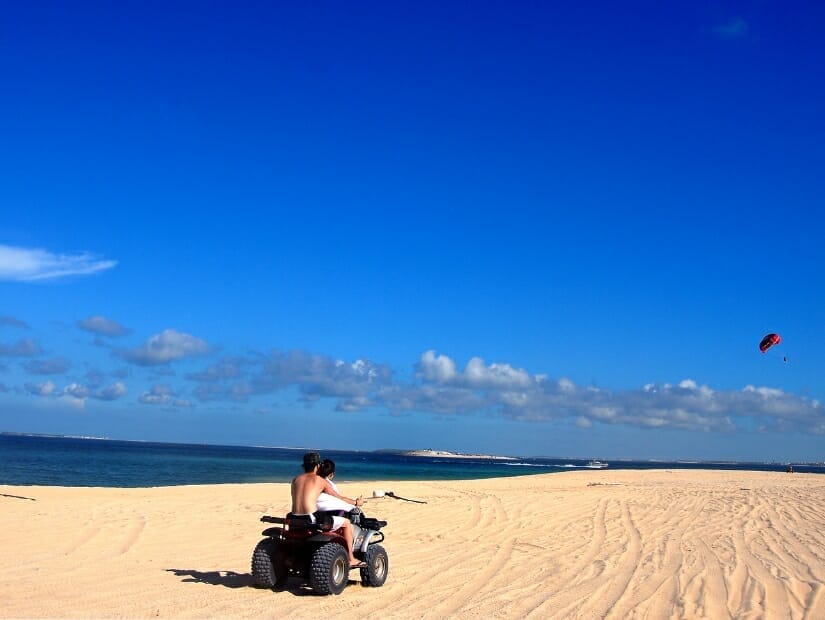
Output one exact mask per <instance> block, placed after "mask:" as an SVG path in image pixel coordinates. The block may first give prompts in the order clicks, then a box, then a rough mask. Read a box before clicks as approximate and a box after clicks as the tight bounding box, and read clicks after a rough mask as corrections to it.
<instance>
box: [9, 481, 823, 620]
mask: <svg viewBox="0 0 825 620" xmlns="http://www.w3.org/2000/svg"><path fill="white" fill-rule="evenodd" d="M341 473H342V480H341V481H340V486H341V488H342V491H343V492H344V493H346V494H349V495H357V494H360V493H363V494H364V495H366V496H369V495H371V494H372V491H373V490H375V489H381V490H392V491H394V492H395V494H396V495H398V496H401V497H406V498H411V499H418V500H422V501H426V502H427V503H426V504H417V503H411V502H405V501H402V500H398V499H393V498H390V497H383V498H376V499H370V500H369V501H368V502H367V504H366V506H365V512H366V513H367V514H368V515H369V516H377V517H380V518H382V519H385V520H387V521H388V522H389V524H388V526H387V527H386V528H385V530H384V531H385V534H386V540H385V541H384V543H383V545H384V546H385V548H386V549H387V551H388V553H389V559H390V571H389V578H388V580H387V583H386V584H385V585H384V586H383V587H381V588H367V587H362V586H361V584H360V582H359V576H358V573H357V571H354V572H353V573H352V574H351V579H352V581H351V583H350V585H349V586H348V587H347V588H346V589H345V590H344V592H343V594H341V595H340V596H317V595H314V594H313V593H311V592H310V591H309V590H308V589H306V588H305V587H304V586H303V585H302V584H301V583H300V581H298V580H292V581H290V582H289V584H288V586H287V588H286V589H285V590H284V591H279V592H274V591H270V590H262V589H257V588H254V587H252V586H251V581H252V580H251V577H250V574H249V565H250V556H251V553H252V549H253V548H254V546H255V544H256V543H257V541H258V540H259V539H260V538H261V536H260V532H261V530H262V529H263V527H264V524H262V523H260V522H259V518H260V516H261V515H263V514H274V515H280V514H283V513H285V512H286V510H287V509H288V498H289V487H288V485H287V484H227V485H213V486H183V487H161V488H147V489H110V488H62V487H37V486H28V487H24V486H0V507H2V509H1V510H0V549H2V551H0V554H1V555H0V601H2V603H0V616H2V617H4V618H12V617H14V618H21V617H23V618H66V617H72V618H78V617H84V618H86V617H95V618H98V617H101V618H123V617H128V618H156V617H160V618H164V617H166V618H213V617H233V618H275V617H279V618H280V617H290V618H370V617H393V618H453V617H455V618H459V617H485V618H486V617H496V618H525V617H527V618H616V619H625V618H713V619H720V618H799V619H803V618H810V619H814V618H825V585H823V584H825V476H821V475H814V474H780V473H757V472H743V471H706V470H703V471H684V470H673V471H665V470H656V471H650V470H648V471H621V470H601V471H587V472H571V473H564V474H548V475H538V476H523V477H517V478H501V479H492V480H477V481H459V482H455V481H444V482H382V481H376V482H351V483H347V481H346V480H345V476H344V474H345V472H341Z"/></svg>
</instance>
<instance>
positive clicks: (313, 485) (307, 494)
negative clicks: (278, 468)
mask: <svg viewBox="0 0 825 620" xmlns="http://www.w3.org/2000/svg"><path fill="white" fill-rule="evenodd" d="M328 486H329V483H328V482H327V481H326V480H324V479H323V478H321V477H320V476H319V475H317V474H316V473H315V472H314V471H311V472H307V473H304V474H301V475H299V476H295V479H294V480H293V481H292V512H293V513H295V514H296V515H311V514H313V513H314V512H317V510H318V496H319V495H320V494H321V493H322V492H323V491H324V490H325V489H326V487H328Z"/></svg>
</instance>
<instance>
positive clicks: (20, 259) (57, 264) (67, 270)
mask: <svg viewBox="0 0 825 620" xmlns="http://www.w3.org/2000/svg"><path fill="white" fill-rule="evenodd" d="M115 265H117V261H114V260H106V259H101V258H98V257H96V256H94V255H92V254H89V253H88V252H82V253H80V254H55V253H54V252H49V251H48V250H44V249H40V248H20V247H14V246H10V245H0V280H12V281H17V282H36V281H40V280H56V279H59V278H65V277H68V276H86V275H91V274H95V273H99V272H101V271H106V270H107V269H111V268H112V267H114V266H115Z"/></svg>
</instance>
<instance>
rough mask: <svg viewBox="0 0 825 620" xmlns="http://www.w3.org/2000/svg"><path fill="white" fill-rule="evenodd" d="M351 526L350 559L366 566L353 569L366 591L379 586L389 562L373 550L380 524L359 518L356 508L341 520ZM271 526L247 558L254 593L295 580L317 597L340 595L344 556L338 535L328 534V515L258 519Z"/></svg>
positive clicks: (345, 574)
mask: <svg viewBox="0 0 825 620" xmlns="http://www.w3.org/2000/svg"><path fill="white" fill-rule="evenodd" d="M345 516H346V517H347V518H348V519H349V520H350V521H351V522H352V529H353V544H352V546H353V554H354V555H355V557H356V558H357V559H359V560H362V561H363V562H364V563H365V564H366V566H363V567H361V568H359V570H360V571H361V582H362V583H363V584H364V585H366V586H373V587H379V586H382V585H384V582H385V581H386V580H387V572H388V571H389V558H388V557H387V552H386V551H385V550H384V548H383V547H382V546H381V545H380V544H378V543H380V542H382V541H383V540H384V533H383V532H381V531H380V530H381V528H382V527H384V526H386V525H387V522H386V521H379V520H378V519H371V518H367V517H366V516H364V514H363V512H362V511H361V509H360V508H354V509H353V510H351V511H350V512H348V513H346V515H345ZM261 521H263V522H264V523H276V524H278V525H279V526H280V527H269V528H267V529H265V530H264V531H263V532H262V533H263V535H264V536H266V538H264V539H263V540H262V541H261V542H259V543H258V544H257V545H256V547H255V551H253V553H252V579H253V581H254V583H255V585H256V586H258V587H260V588H270V589H271V588H276V587H277V588H281V587H284V585H285V584H286V581H287V579H288V578H289V577H290V576H295V577H300V578H302V579H303V580H304V581H305V582H308V583H309V585H310V586H311V587H312V589H313V590H314V591H315V592H317V593H319V594H341V592H343V591H344V588H345V587H346V586H347V582H348V581H349V571H350V565H349V556H348V555H347V548H346V542H345V541H344V537H343V536H342V535H341V532H340V531H339V530H333V529H332V514H331V513H322V512H319V513H316V519H314V522H313V519H311V518H310V517H309V516H307V515H294V514H292V513H289V514H287V515H286V517H270V516H268V515H264V516H263V517H261Z"/></svg>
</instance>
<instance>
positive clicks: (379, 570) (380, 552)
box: [361, 545, 390, 588]
mask: <svg viewBox="0 0 825 620" xmlns="http://www.w3.org/2000/svg"><path fill="white" fill-rule="evenodd" d="M364 562H366V563H367V566H366V567H365V568H362V569H361V582H362V583H363V584H364V585H365V586H372V587H374V588H378V587H380V586H383V585H384V582H385V581H386V580H387V573H388V572H389V570H390V559H389V557H388V556H387V552H386V551H385V550H384V547H382V546H381V545H372V546H371V547H370V548H369V549H367V552H366V553H365V554H364Z"/></svg>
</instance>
